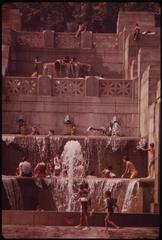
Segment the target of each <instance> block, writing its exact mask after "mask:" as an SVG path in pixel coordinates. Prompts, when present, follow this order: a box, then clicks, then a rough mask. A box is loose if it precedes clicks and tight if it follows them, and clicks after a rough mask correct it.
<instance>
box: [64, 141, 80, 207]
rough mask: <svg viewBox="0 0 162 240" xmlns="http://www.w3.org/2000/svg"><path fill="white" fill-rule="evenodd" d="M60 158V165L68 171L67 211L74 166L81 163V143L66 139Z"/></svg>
mask: <svg viewBox="0 0 162 240" xmlns="http://www.w3.org/2000/svg"><path fill="white" fill-rule="evenodd" d="M61 158H62V166H63V168H66V169H67V173H68V178H69V179H68V195H69V201H68V207H67V211H70V210H71V205H72V201H73V182H74V174H75V170H76V168H77V167H78V166H79V165H80V164H82V163H83V154H82V149H81V145H80V143H79V142H78V141H74V140H72V141H68V142H67V143H66V144H65V146H64V150H63V153H62V155H61Z"/></svg>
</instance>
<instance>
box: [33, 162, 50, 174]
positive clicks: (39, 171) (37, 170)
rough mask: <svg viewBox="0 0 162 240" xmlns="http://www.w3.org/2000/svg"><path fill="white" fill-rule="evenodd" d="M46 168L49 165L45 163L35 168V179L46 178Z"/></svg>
mask: <svg viewBox="0 0 162 240" xmlns="http://www.w3.org/2000/svg"><path fill="white" fill-rule="evenodd" d="M46 168H47V165H46V163H45V162H43V161H42V162H39V163H37V165H36V167H35V168H34V177H46Z"/></svg>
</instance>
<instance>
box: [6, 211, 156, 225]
mask: <svg viewBox="0 0 162 240" xmlns="http://www.w3.org/2000/svg"><path fill="white" fill-rule="evenodd" d="M79 214H80V213H79V212H56V211H18V210H16V211H14V210H9V211H7V210H3V211H2V224H3V225H32V226H38V225H42V226H43V225H45V226H75V225H78V224H79ZM104 218H105V213H99V212H95V213H93V215H92V216H91V217H89V224H90V226H100V227H103V226H104ZM111 219H112V221H114V222H115V223H116V224H117V225H119V226H121V227H159V226H160V216H159V215H158V214H124V213H114V214H113V215H112V217H111Z"/></svg>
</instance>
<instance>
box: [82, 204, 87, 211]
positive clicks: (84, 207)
mask: <svg viewBox="0 0 162 240" xmlns="http://www.w3.org/2000/svg"><path fill="white" fill-rule="evenodd" d="M81 206H82V210H84V211H87V210H88V202H81Z"/></svg>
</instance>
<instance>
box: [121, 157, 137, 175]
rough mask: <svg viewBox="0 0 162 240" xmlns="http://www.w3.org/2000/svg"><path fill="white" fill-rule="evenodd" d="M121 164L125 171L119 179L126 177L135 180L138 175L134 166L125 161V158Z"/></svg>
mask: <svg viewBox="0 0 162 240" xmlns="http://www.w3.org/2000/svg"><path fill="white" fill-rule="evenodd" d="M123 162H124V163H125V171H124V173H123V174H122V176H121V178H124V177H125V176H127V177H128V178H136V177H137V175H138V171H137V169H136V167H135V165H134V164H133V163H132V162H131V161H129V160H128V159H127V157H126V156H124V157H123Z"/></svg>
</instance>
